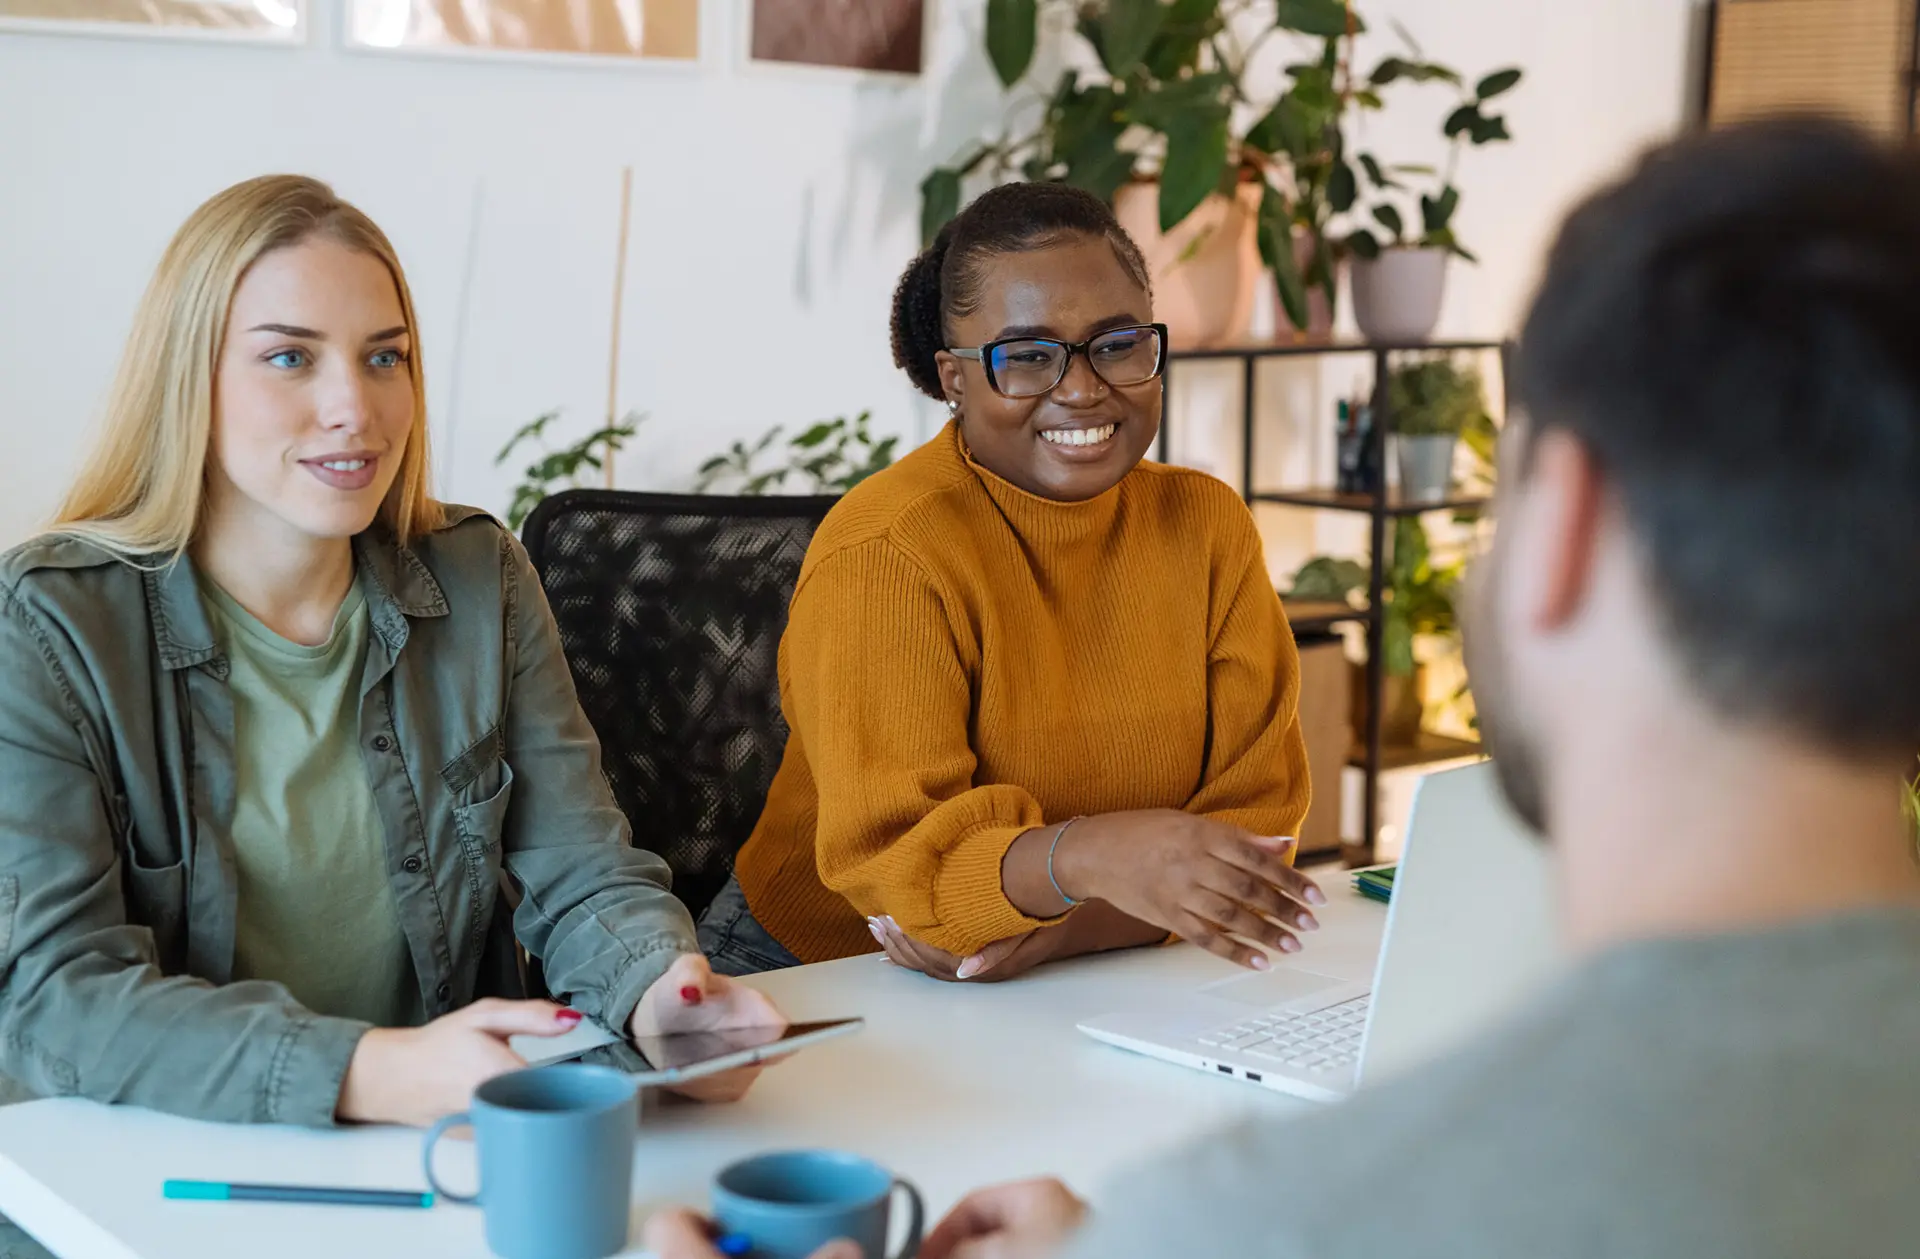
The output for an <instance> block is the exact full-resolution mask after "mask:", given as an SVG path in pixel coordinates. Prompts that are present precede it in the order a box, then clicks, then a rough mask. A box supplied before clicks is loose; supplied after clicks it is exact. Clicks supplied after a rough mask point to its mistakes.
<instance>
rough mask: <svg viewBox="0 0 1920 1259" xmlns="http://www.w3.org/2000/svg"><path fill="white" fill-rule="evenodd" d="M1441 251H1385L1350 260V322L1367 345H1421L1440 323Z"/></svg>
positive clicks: (1443, 289) (1443, 254) (1444, 255)
mask: <svg viewBox="0 0 1920 1259" xmlns="http://www.w3.org/2000/svg"><path fill="white" fill-rule="evenodd" d="M1447 258H1448V254H1447V252H1446V250H1444V249H1404V248H1403V249H1387V250H1383V251H1381V254H1380V256H1379V257H1378V258H1374V259H1371V260H1369V259H1365V258H1355V259H1354V260H1353V270H1352V279H1351V283H1352V285H1353V318H1354V322H1355V323H1357V324H1359V325H1360V331H1361V332H1362V333H1363V334H1364V335H1365V336H1366V338H1367V340H1369V341H1387V342H1394V343H1404V342H1414V341H1424V340H1426V339H1427V338H1428V337H1429V336H1430V335H1432V333H1433V326H1434V325H1435V324H1437V323H1439V322H1440V299H1441V298H1443V297H1445V296H1446V292H1447Z"/></svg>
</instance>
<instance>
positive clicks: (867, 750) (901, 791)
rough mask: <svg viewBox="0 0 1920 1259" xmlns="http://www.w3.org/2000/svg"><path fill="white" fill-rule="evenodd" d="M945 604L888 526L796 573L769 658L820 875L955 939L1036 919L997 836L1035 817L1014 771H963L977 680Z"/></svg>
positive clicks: (870, 904)
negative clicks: (1004, 779) (807, 793)
mask: <svg viewBox="0 0 1920 1259" xmlns="http://www.w3.org/2000/svg"><path fill="white" fill-rule="evenodd" d="M947 607H948V604H947V601H946V600H944V599H943V598H942V597H941V594H940V591H939V589H938V587H937V586H936V584H935V583H934V581H933V580H932V579H931V578H930V577H929V576H928V575H927V574H926V572H925V571H924V570H923V569H921V567H920V566H919V565H917V564H915V563H914V562H913V561H912V560H910V559H909V558H908V557H907V556H905V555H904V554H902V553H901V552H900V551H899V549H898V548H897V547H895V546H894V545H893V544H892V543H891V542H888V541H885V540H877V541H872V542H866V543H862V544H860V545H858V546H855V547H851V548H849V549H847V550H845V551H841V552H838V553H836V554H834V555H832V556H830V557H828V558H827V559H825V560H823V561H822V562H821V563H820V564H819V566H818V567H816V568H815V569H814V570H813V571H811V572H810V573H808V574H807V576H806V578H805V579H804V580H803V581H802V583H801V585H800V588H799V590H798V592H797V593H796V594H795V596H794V601H793V609H792V614H791V616H790V618H789V621H788V626H787V634H786V637H785V639H784V640H783V645H782V660H781V669H782V675H783V681H784V683H785V685H786V691H787V695H788V704H787V719H788V721H789V722H790V723H791V724H792V727H793V731H794V734H795V736H796V737H797V738H799V739H800V740H801V741H802V743H803V745H804V746H805V748H806V750H807V757H808V760H809V762H810V765H811V768H812V772H813V775H814V781H815V785H816V790H817V793H818V800H819V816H818V818H817V819H816V822H815V832H814V834H815V838H814V850H815V853H816V856H817V858H818V861H819V868H820V879H821V882H823V883H824V884H825V885H826V886H827V887H828V888H830V889H832V890H833V891H835V892H837V893H839V894H840V895H841V896H844V897H845V898H846V899H847V900H848V902H849V903H851V904H852V905H853V907H854V908H855V909H857V910H859V911H860V912H861V913H862V914H866V915H869V916H871V915H878V914H890V915H892V916H893V918H894V919H895V921H897V922H898V923H899V924H900V926H901V929H902V930H904V931H905V932H906V933H907V934H908V935H910V936H912V937H913V938H914V939H916V940H921V941H924V942H925V943H927V944H931V945H933V946H934V947H935V948H939V949H944V950H946V951H947V952H949V953H955V954H961V955H966V954H970V953H974V952H977V951H978V950H979V949H980V948H982V947H983V946H985V945H987V944H990V943H992V942H993V941H995V940H1003V939H1006V938H1007V937H1009V936H1015V935H1019V934H1021V933H1023V932H1026V931H1030V930H1033V929H1034V928H1036V927H1040V926H1044V925H1046V924H1045V923H1044V922H1042V921H1041V920H1038V919H1034V918H1029V917H1028V916H1027V915H1025V914H1023V913H1021V912H1020V910H1019V909H1017V908H1016V907H1015V906H1014V905H1013V903H1012V902H1011V901H1009V900H1008V899H1007V895H1006V892H1005V891H1004V890H1003V889H1002V887H1001V883H1000V863H1001V860H1002V859H1003V858H1004V857H1005V856H1006V853H1007V849H1008V848H1010V847H1012V846H1013V841H1014V840H1015V839H1017V838H1018V837H1019V836H1020V835H1021V834H1022V833H1023V832H1025V831H1028V830H1031V829H1032V828H1034V827H1036V826H1040V825H1043V824H1044V822H1045V818H1044V817H1043V816H1042V814H1041V811H1040V805H1039V803H1038V802H1037V801H1036V800H1035V799H1034V798H1033V796H1032V795H1030V794H1029V793H1028V792H1026V791H1025V790H1023V789H1021V788H1019V787H1015V786H1010V785H1004V784H1000V785H993V786H984V787H977V786H975V785H974V781H973V778H974V771H975V769H976V768H977V765H978V762H977V759H976V757H975V754H974V750H973V748H972V746H971V744H970V743H969V739H968V732H969V727H970V725H971V718H972V708H973V703H972V694H973V688H972V683H971V680H970V679H969V677H968V673H967V669H966V666H965V664H964V663H963V658H962V655H961V649H960V644H959V641H958V639H957V638H956V635H955V633H954V628H953V624H952V622H951V621H950V619H949V617H948V612H947Z"/></svg>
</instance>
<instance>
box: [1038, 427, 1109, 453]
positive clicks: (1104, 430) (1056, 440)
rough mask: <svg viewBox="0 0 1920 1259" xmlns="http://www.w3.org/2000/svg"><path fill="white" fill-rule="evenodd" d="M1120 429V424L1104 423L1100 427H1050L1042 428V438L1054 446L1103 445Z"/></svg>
mask: <svg viewBox="0 0 1920 1259" xmlns="http://www.w3.org/2000/svg"><path fill="white" fill-rule="evenodd" d="M1119 431H1120V426H1119V425H1118V424H1102V425H1101V426H1100V427H1098V428H1049V429H1042V430H1041V432H1040V440H1042V441H1044V442H1047V443H1048V444H1050V445H1054V446H1083V447H1084V446H1103V445H1105V444H1106V443H1108V442H1110V441H1112V440H1113V435H1114V434H1115V433H1117V432H1119Z"/></svg>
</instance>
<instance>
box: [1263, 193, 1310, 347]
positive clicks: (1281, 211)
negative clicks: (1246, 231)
mask: <svg viewBox="0 0 1920 1259" xmlns="http://www.w3.org/2000/svg"><path fill="white" fill-rule="evenodd" d="M1259 236H1260V257H1261V259H1262V260H1263V261H1264V262H1265V263H1266V264H1267V269H1268V270H1269V271H1271V272H1273V280H1274V285H1275V287H1276V288H1277V289H1278V291H1279V294H1280V307H1281V309H1282V310H1283V311H1285V312H1286V316H1287V322H1288V323H1290V324H1292V325H1293V326H1294V327H1295V328H1298V329H1300V330H1301V331H1303V332H1304V331H1305V330H1306V327H1307V322H1308V314H1307V286H1306V283H1305V281H1304V280H1302V279H1301V276H1300V261H1299V259H1298V258H1297V257H1296V256H1295V254H1294V252H1293V212H1292V209H1291V208H1290V207H1289V206H1288V205H1287V202H1286V198H1284V197H1283V196H1281V195H1280V190H1279V189H1277V188H1273V187H1271V186H1269V187H1268V188H1267V190H1266V193H1265V194H1264V195H1263V196H1262V197H1261V199H1260V233H1259Z"/></svg>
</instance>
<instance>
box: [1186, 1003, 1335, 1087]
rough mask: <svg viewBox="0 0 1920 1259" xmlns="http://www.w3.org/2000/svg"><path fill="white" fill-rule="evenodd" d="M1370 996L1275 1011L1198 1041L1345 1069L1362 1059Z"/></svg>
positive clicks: (1301, 1066)
mask: <svg viewBox="0 0 1920 1259" xmlns="http://www.w3.org/2000/svg"><path fill="white" fill-rule="evenodd" d="M1370 1000H1371V998H1370V997H1365V996H1361V997H1355V998H1354V999H1353V1000H1351V1001H1342V1002H1341V1003H1340V1004H1339V1005H1330V1006H1325V1007H1322V1008H1321V1009H1318V1010H1311V1011H1307V1012H1305V1013H1301V1012H1297V1011H1273V1012H1268V1013H1266V1014H1260V1015H1256V1016H1255V1017H1253V1018H1250V1019H1244V1020H1242V1021H1241V1022H1238V1023H1235V1024H1233V1025H1232V1026H1231V1027H1222V1028H1218V1029H1216V1030H1214V1031H1211V1032H1207V1033H1205V1034H1204V1035H1202V1036H1201V1037H1200V1043H1201V1044H1203V1045H1208V1046H1211V1047H1213V1048H1216V1049H1231V1050H1233V1051H1234V1052H1236V1053H1243V1054H1247V1055H1249V1056H1251V1057H1254V1058H1265V1059H1267V1060H1268V1061H1269V1062H1276V1063H1279V1064H1281V1065H1283V1066H1287V1067H1291V1068H1293V1069H1294V1070H1296V1071H1345V1070H1347V1069H1349V1068H1351V1067H1352V1066H1353V1065H1354V1063H1355V1062H1357V1061H1358V1060H1359V1058H1360V1038H1361V1036H1362V1035H1363V1034H1365V1032H1366V1030H1367V1005H1368V1002H1369V1001H1370Z"/></svg>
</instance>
